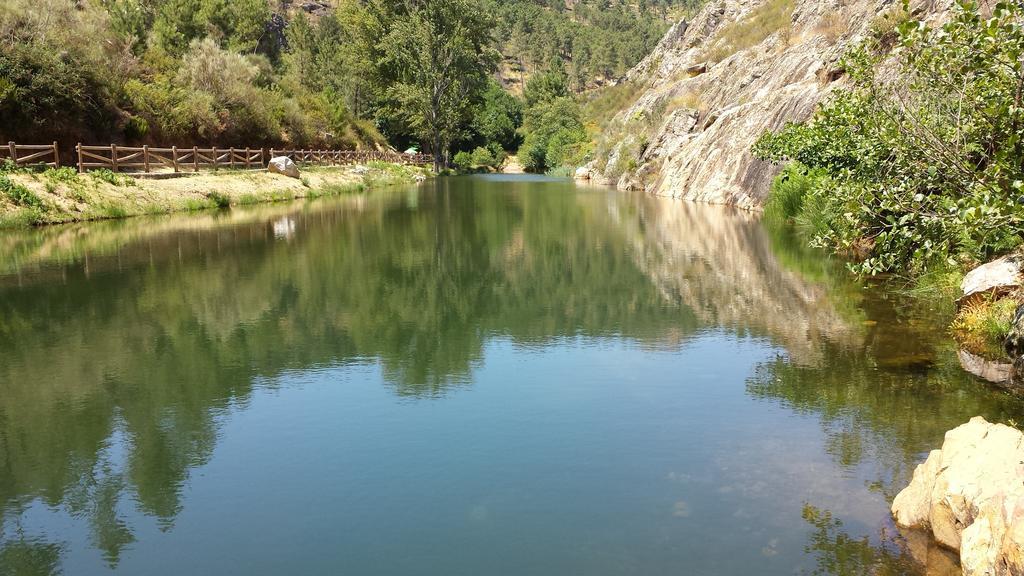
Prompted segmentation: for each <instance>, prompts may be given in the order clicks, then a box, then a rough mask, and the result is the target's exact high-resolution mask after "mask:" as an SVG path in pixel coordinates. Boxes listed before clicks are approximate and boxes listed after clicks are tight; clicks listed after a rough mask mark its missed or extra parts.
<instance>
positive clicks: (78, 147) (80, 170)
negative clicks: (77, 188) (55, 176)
mask: <svg viewBox="0 0 1024 576" xmlns="http://www.w3.org/2000/svg"><path fill="white" fill-rule="evenodd" d="M75 152H77V153H78V173H79V174H84V173H85V167H83V166H82V143H81V142H79V143H78V144H77V145H76V146H75Z"/></svg>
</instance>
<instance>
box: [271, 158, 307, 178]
mask: <svg viewBox="0 0 1024 576" xmlns="http://www.w3.org/2000/svg"><path fill="white" fill-rule="evenodd" d="M267 172H270V173H273V174H284V175H285V176H289V177H291V178H298V177H299V167H298V166H296V165H295V162H292V159H291V158H289V157H287V156H274V157H273V158H271V159H270V162H268V163H267Z"/></svg>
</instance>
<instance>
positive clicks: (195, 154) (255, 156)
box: [54, 144, 434, 172]
mask: <svg viewBox="0 0 1024 576" xmlns="http://www.w3.org/2000/svg"><path fill="white" fill-rule="evenodd" d="M75 151H76V152H77V154H78V171H79V172H85V171H86V170H88V169H90V168H106V169H108V170H112V171H114V172H121V171H124V170H132V171H142V172H151V171H153V170H160V169H166V170H171V171H173V172H181V171H191V172H198V171H199V170H200V169H201V168H210V169H214V170H216V169H218V168H248V169H252V168H257V169H262V168H265V167H266V165H267V163H268V162H269V161H270V159H271V158H274V157H276V156H287V157H289V158H291V159H292V161H293V162H295V163H296V164H301V165H306V166H309V165H317V166H340V165H344V164H358V163H363V162H370V161H373V160H380V161H385V162H395V163H399V164H430V163H432V162H433V161H434V157H433V156H431V155H429V154H399V153H397V152H381V151H377V150H370V151H362V150H275V149H274V148H271V149H270V151H269V154H268V153H267V151H265V150H264V149H263V148H255V149H254V148H216V147H212V148H199V147H198V146H193V147H191V148H179V147H177V146H171V147H170V148H157V147H151V146H142V147H131V146H118V145H117V144H111V145H109V146H86V145H83V144H79V145H77V146H76V147H75ZM54 152H55V153H56V144H54Z"/></svg>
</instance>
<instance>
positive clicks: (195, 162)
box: [192, 146, 199, 172]
mask: <svg viewBox="0 0 1024 576" xmlns="http://www.w3.org/2000/svg"><path fill="white" fill-rule="evenodd" d="M192 169H193V170H194V171H196V172H199V147H198V146H193V147H192Z"/></svg>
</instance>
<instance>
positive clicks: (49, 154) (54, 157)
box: [0, 142, 60, 168]
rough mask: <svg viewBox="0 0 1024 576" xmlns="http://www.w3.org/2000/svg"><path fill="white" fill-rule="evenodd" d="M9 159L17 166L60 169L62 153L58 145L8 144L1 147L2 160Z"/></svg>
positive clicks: (0, 155)
mask: <svg viewBox="0 0 1024 576" xmlns="http://www.w3.org/2000/svg"><path fill="white" fill-rule="evenodd" d="M5 158H9V159H10V160H11V161H12V162H14V165H15V166H19V167H22V166H52V167H53V168H59V167H60V152H59V151H58V149H57V143H56V142H54V143H53V144H15V143H14V142H8V143H7V146H5V147H0V160H3V159H5Z"/></svg>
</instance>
